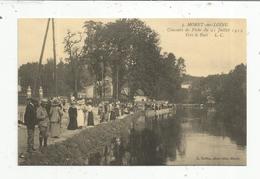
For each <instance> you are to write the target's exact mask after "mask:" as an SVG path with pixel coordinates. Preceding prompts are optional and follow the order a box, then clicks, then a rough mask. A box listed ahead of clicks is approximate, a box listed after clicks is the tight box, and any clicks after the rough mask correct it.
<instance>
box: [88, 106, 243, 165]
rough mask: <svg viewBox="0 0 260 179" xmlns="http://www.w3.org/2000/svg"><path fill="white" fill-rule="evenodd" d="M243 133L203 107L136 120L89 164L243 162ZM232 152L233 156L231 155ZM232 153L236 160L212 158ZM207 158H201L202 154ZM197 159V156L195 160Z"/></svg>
mask: <svg viewBox="0 0 260 179" xmlns="http://www.w3.org/2000/svg"><path fill="white" fill-rule="evenodd" d="M245 138H246V137H245V134H241V133H239V131H238V130H234V129H232V127H230V126H227V125H225V124H224V123H223V122H222V123H221V122H218V121H217V120H215V119H214V115H213V114H208V113H207V111H203V110H181V111H179V112H178V113H177V114H176V115H174V116H173V115H163V116H155V117H153V118H143V119H142V120H137V121H136V120H135V121H133V123H132V126H131V128H130V129H129V135H128V136H124V137H123V136H117V137H115V138H113V139H112V141H111V143H110V144H109V145H107V146H106V147H105V148H104V150H103V151H102V152H98V153H95V154H92V155H90V157H89V160H88V164H89V165H196V164H198V165H199V164H219V165H223V164H238V165H239V164H244V162H245V146H246V142H245ZM234 154H235V155H234ZM229 155H232V157H236V158H237V159H238V161H229V160H226V159H225V161H222V160H219V161H211V159H212V158H214V159H215V158H217V159H218V158H220V159H224V157H226V156H229ZM203 156H204V157H207V158H206V159H208V160H210V161H207V160H206V161H204V160H203V161H201V160H199V159H200V158H201V157H203ZM198 158H199V159H198Z"/></svg>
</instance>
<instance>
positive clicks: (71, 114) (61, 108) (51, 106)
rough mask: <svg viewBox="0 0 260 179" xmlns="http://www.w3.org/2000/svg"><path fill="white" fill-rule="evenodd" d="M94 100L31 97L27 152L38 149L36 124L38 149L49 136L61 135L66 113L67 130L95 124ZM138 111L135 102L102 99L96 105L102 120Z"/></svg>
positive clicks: (25, 117)
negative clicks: (36, 142) (35, 137)
mask: <svg viewBox="0 0 260 179" xmlns="http://www.w3.org/2000/svg"><path fill="white" fill-rule="evenodd" d="M93 109H94V107H93V103H92V100H85V99H77V100H76V99H75V98H74V97H71V99H70V102H69V103H67V102H66V101H65V100H62V99H60V98H58V97H57V98H50V99H45V98H43V99H41V100H40V101H38V100H35V99H32V98H28V99H27V105H26V109H25V113H24V124H25V125H26V126H27V137H28V138H27V151H28V152H33V151H36V149H35V148H34V135H35V132H34V131H35V127H36V126H37V125H38V128H39V149H40V150H41V149H42V148H44V147H46V146H47V144H48V138H49V137H52V138H59V137H60V134H61V132H62V131H61V129H62V120H63V119H64V118H65V117H63V116H68V125H67V129H68V130H76V129H82V128H85V127H86V126H94V125H95V122H94V121H95V120H94V113H93ZM136 110H137V106H136V105H134V104H132V103H120V102H119V101H118V102H108V101H105V102H101V103H100V104H98V105H97V111H98V112H97V116H96V118H97V119H99V122H100V123H103V122H108V121H113V120H116V119H117V118H118V117H120V116H122V115H124V114H130V113H133V112H135V111H136Z"/></svg>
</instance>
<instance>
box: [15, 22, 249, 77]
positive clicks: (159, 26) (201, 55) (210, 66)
mask: <svg viewBox="0 0 260 179" xmlns="http://www.w3.org/2000/svg"><path fill="white" fill-rule="evenodd" d="M86 20H94V21H101V22H103V23H107V22H111V21H114V20H115V19H86V18H84V19H55V39H56V54H57V59H58V61H59V59H64V58H65V57H67V55H66V53H64V44H63V39H64V36H65V35H66V33H67V31H68V30H70V31H71V32H83V28H82V26H83V24H84V22H85V21H86ZM141 20H143V21H144V22H145V23H146V24H147V25H148V26H150V27H151V28H152V29H153V30H154V31H156V32H157V33H158V34H159V37H160V47H161V48H162V52H172V53H174V55H175V56H176V57H177V58H179V57H182V58H184V59H185V63H186V73H187V74H190V75H194V76H207V75H210V74H217V73H228V72H229V71H230V70H232V69H233V68H234V67H235V66H236V65H238V64H240V63H246V21H245V20H243V19H141ZM192 23H193V24H192ZM195 23H196V24H195ZM202 23H203V24H202ZM46 25H47V19H19V20H18V64H19V66H20V65H22V64H25V63H28V62H38V61H39V57H40V53H41V48H42V43H43V38H44V33H45V30H46ZM198 25H200V26H198ZM51 28H52V26H51V23H50V27H49V31H48V36H47V41H46V47H45V52H44V56H43V63H46V61H47V58H52V57H53V50H52V31H51ZM180 30H181V31H180ZM186 30H189V31H186ZM198 30H201V31H198ZM206 30H208V31H206ZM211 30H215V32H211ZM219 30H221V32H218V31H219ZM187 33H188V34H189V35H188V36H187ZM195 33H197V34H198V36H197V37H196V36H195ZM191 35H193V36H191Z"/></svg>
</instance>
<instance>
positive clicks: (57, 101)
mask: <svg viewBox="0 0 260 179" xmlns="http://www.w3.org/2000/svg"><path fill="white" fill-rule="evenodd" d="M51 104H52V106H58V105H59V104H60V101H59V100H58V99H57V98H54V99H53V100H52V103H51Z"/></svg>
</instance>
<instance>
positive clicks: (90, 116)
mask: <svg viewBox="0 0 260 179" xmlns="http://www.w3.org/2000/svg"><path fill="white" fill-rule="evenodd" d="M87 110H88V126H94V116H93V111H92V110H93V108H92V105H91V104H88V107H87Z"/></svg>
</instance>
